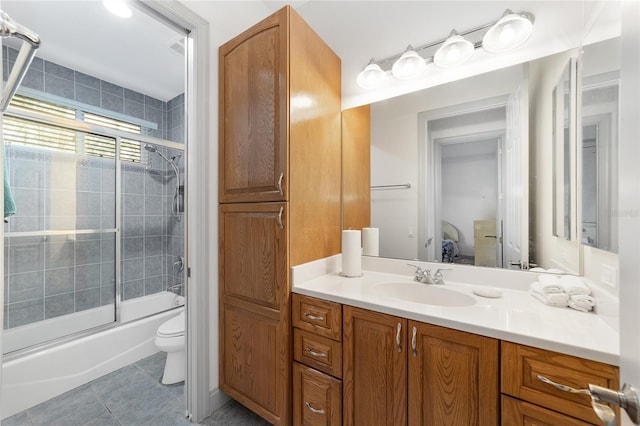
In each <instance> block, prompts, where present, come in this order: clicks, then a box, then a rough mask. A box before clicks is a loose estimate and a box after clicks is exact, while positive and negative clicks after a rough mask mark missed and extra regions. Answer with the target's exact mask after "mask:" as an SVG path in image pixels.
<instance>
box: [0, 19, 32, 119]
mask: <svg viewBox="0 0 640 426" xmlns="http://www.w3.org/2000/svg"><path fill="white" fill-rule="evenodd" d="M0 37H3V38H4V37H15V38H18V39H20V40H22V41H23V43H22V46H21V47H20V51H19V52H18V57H17V58H16V61H15V64H14V65H13V69H12V70H11V73H10V74H9V77H8V78H7V85H6V86H5V87H4V90H3V91H2V95H1V96H0V112H5V111H6V110H7V108H8V107H9V102H11V99H13V95H15V93H16V91H17V90H18V86H20V83H22V79H23V78H24V76H25V75H26V74H27V70H28V69H29V65H31V61H33V58H34V57H35V56H36V50H37V49H38V48H39V47H40V37H39V36H38V34H36V33H34V32H33V31H31V30H29V29H27V28H25V27H23V26H22V25H20V24H18V23H17V22H15V21H14V20H13V19H11V18H10V17H9V15H7V14H6V13H5V12H3V11H1V10H0Z"/></svg>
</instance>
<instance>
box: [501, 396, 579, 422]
mask: <svg viewBox="0 0 640 426" xmlns="http://www.w3.org/2000/svg"><path fill="white" fill-rule="evenodd" d="M529 425H540V426H543V425H545V426H546V425H549V426H554V425H563V426H591V423H585V422H583V421H582V420H578V419H574V418H573V417H569V416H565V415H564V414H560V413H556V412H555V411H551V410H547V409H546V408H542V407H539V406H537V405H533V404H529V403H528V402H524V401H520V400H519V399H514V398H511V397H508V396H505V395H503V396H502V426H529Z"/></svg>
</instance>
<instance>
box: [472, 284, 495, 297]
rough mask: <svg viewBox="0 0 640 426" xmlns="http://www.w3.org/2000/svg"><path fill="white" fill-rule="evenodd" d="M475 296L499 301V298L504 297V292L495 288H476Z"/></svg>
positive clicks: (474, 290)
mask: <svg viewBox="0 0 640 426" xmlns="http://www.w3.org/2000/svg"><path fill="white" fill-rule="evenodd" d="M473 294H475V295H477V296H480V297H488V298H490V299H497V298H499V297H502V290H500V289H497V288H493V287H476V288H474V289H473Z"/></svg>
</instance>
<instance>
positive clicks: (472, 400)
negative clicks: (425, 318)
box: [407, 321, 500, 426]
mask: <svg viewBox="0 0 640 426" xmlns="http://www.w3.org/2000/svg"><path fill="white" fill-rule="evenodd" d="M414 329H415V350H414V349H413V348H414V345H413V342H414V338H413V335H414ZM407 332H408V333H409V341H410V342H411V349H410V352H411V355H409V386H408V392H409V424H410V425H433V426H439V425H465V426H472V425H477V426H488V425H491V426H497V425H498V423H499V418H500V416H499V394H500V389H499V387H498V386H499V380H498V375H499V363H498V359H499V354H498V350H499V341H498V340H496V339H492V338H489V337H484V336H479V335H476V334H471V333H466V332H463V331H457V330H452V329H449V328H445V327H439V326H435V325H430V324H424V323H420V322H416V321H409V325H408V329H407Z"/></svg>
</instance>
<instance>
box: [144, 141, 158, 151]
mask: <svg viewBox="0 0 640 426" xmlns="http://www.w3.org/2000/svg"><path fill="white" fill-rule="evenodd" d="M144 149H146V150H147V151H149V152H158V148H156V147H155V146H153V145H149V144H148V143H147V144H145V145H144Z"/></svg>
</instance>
